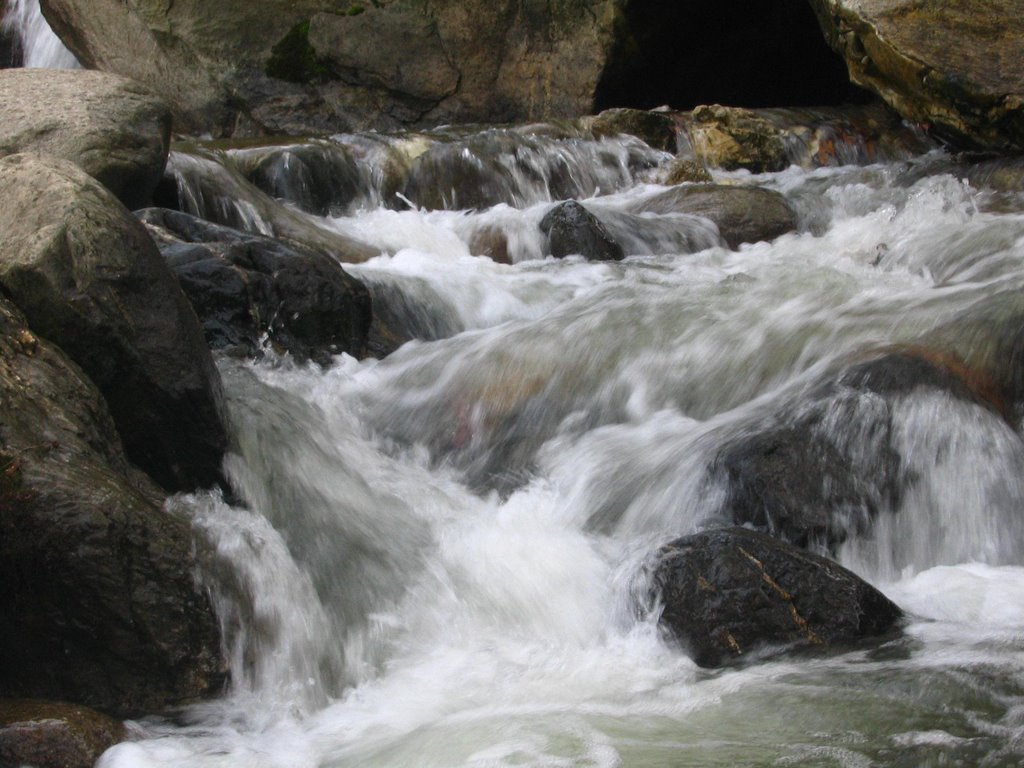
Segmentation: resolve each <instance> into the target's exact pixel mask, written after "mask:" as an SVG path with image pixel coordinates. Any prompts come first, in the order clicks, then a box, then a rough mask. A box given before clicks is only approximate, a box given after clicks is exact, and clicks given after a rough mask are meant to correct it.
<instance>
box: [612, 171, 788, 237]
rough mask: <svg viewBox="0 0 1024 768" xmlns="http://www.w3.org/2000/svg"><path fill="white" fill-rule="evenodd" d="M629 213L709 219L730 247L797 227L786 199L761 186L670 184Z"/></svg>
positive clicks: (776, 234)
mask: <svg viewBox="0 0 1024 768" xmlns="http://www.w3.org/2000/svg"><path fill="white" fill-rule="evenodd" d="M631 210H632V212H633V213H660V214H666V213H686V214H690V215H693V216H702V217H704V218H706V219H710V220H711V221H712V222H714V224H715V226H717V227H718V231H719V233H720V234H721V235H722V239H723V240H725V242H726V243H727V244H728V246H729V247H730V248H738V247H739V246H740V244H742V243H756V242H758V241H761V240H774V239H775V238H776V237H779V236H780V235H784V234H786V233H787V232H793V231H795V230H796V228H797V221H796V214H795V213H794V212H793V209H792V208H790V207H789V205H788V203H786V199H785V198H784V197H783V196H782V195H780V194H779V193H778V192H775V191H773V190H770V189H764V188H762V187H736V186H725V185H721V184H694V185H685V186H677V187H672V188H671V189H668V190H666V191H664V192H662V193H660V194H658V195H655V196H654V197H650V198H647V199H646V200H644V201H642V202H640V203H639V204H637V205H634V206H633V207H632V209H631Z"/></svg>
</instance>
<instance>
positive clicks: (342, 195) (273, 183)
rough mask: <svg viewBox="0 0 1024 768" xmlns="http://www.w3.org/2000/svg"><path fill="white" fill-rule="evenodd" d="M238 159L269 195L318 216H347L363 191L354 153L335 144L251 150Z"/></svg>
mask: <svg viewBox="0 0 1024 768" xmlns="http://www.w3.org/2000/svg"><path fill="white" fill-rule="evenodd" d="M235 159H236V160H237V161H238V162H239V164H240V165H241V167H242V172H243V173H244V174H245V175H246V177H247V178H248V179H249V180H250V181H252V182H253V183H254V184H255V185H256V186H257V187H259V188H260V189H261V190H263V191H264V192H266V193H267V194H268V195H270V196H271V197H274V198H276V199H278V200H284V201H286V202H289V203H292V204H294V205H296V206H298V207H299V208H300V209H302V210H303V211H306V212H307V213H312V214H314V215H316V216H340V215H343V214H344V213H346V212H347V211H348V208H349V205H350V204H351V203H352V202H353V201H354V200H355V199H356V198H357V197H358V196H359V194H360V193H361V192H363V190H362V188H361V184H362V178H361V174H360V172H359V167H358V165H357V164H356V161H355V158H354V157H352V153H351V152H349V151H348V150H347V149H346V148H345V147H342V146H340V145H338V144H334V143H331V142H310V143H307V144H295V145H292V146H287V147H268V148H266V149H265V150H249V151H247V152H245V153H244V154H241V153H236V154H235Z"/></svg>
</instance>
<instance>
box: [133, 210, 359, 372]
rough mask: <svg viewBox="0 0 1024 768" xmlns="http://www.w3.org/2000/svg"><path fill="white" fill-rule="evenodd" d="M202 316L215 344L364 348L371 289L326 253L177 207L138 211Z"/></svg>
mask: <svg viewBox="0 0 1024 768" xmlns="http://www.w3.org/2000/svg"><path fill="white" fill-rule="evenodd" d="M138 216H139V218H140V219H141V220H142V221H143V222H144V223H146V224H147V225H149V227H150V228H151V231H153V232H154V235H155V239H156V241H157V244H158V246H159V247H160V250H161V253H162V254H163V257H164V259H165V260H166V261H167V263H168V264H169V265H170V267H171V269H172V270H173V271H174V274H175V275H176V276H177V278H178V282H179V283H180V284H181V287H182V289H183V290H184V291H185V295H186V296H188V298H189V301H191V302H192V306H193V308H194V309H195V310H196V313H197V314H198V315H199V318H200V320H201V321H202V323H203V330H204V332H205V334H206V340H207V343H208V344H209V345H210V347H211V348H213V349H231V350H235V351H240V352H242V353H243V354H246V355H257V354H260V351H261V349H262V346H263V344H264V340H266V342H267V343H269V344H271V345H272V346H274V347H275V348H276V349H277V350H278V351H280V352H287V353H289V354H291V355H292V356H293V357H294V358H295V359H296V360H298V361H299V362H304V361H306V360H310V359H312V360H314V361H316V362H317V363H320V364H321V365H328V364H330V361H331V357H332V356H334V355H337V354H341V353H342V352H347V353H348V354H350V355H353V356H355V357H363V356H365V355H366V353H367V333H368V330H369V326H370V319H371V310H370V295H369V293H368V292H367V289H366V287H365V286H364V285H363V284H362V283H361V282H360V281H358V280H356V279H355V278H354V277H352V276H351V275H349V274H348V273H347V272H345V270H343V269H342V268H341V266H340V265H339V264H338V263H337V262H336V261H334V260H332V259H331V258H329V257H328V256H326V255H324V254H322V253H319V252H317V251H313V250H311V249H309V248H304V247H302V246H301V245H298V244H293V243H284V242H282V241H280V240H274V239H272V238H269V237H261V236H259V235H251V234H247V233H245V232H240V231H238V230H236V229H231V228H229V227H224V226H220V225H218V224H211V223H210V222H207V221H203V220H202V219H197V218H195V217H194V216H189V215H188V214H186V213H180V212H178V211H168V210H165V209H160V208H150V209H147V210H144V211H140V212H139V213H138Z"/></svg>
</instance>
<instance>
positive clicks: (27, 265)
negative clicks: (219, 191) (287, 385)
mask: <svg viewBox="0 0 1024 768" xmlns="http://www.w3.org/2000/svg"><path fill="white" fill-rule="evenodd" d="M0 233H3V236H2V238H0V286H2V288H3V290H4V292H5V293H6V294H7V295H8V296H9V297H10V298H11V299H12V300H13V301H14V302H15V303H16V304H17V306H18V307H19V308H20V309H21V311H22V312H24V313H25V315H26V316H27V317H28V320H29V324H30V326H31V328H32V330H33V332H34V333H37V334H39V335H40V336H43V337H45V338H46V339H48V340H49V341H51V342H54V343H55V344H59V345H60V347H61V348H62V349H63V350H64V351H65V352H66V353H67V354H68V355H69V356H70V357H71V358H72V359H73V360H74V361H75V362H76V363H77V364H78V365H80V366H81V367H82V369H84V370H85V372H86V373H87V374H88V375H89V377H90V378H91V379H92V380H93V381H94V382H95V383H96V386H97V387H99V389H100V391H101V392H102V393H103V395H104V397H105V398H106V400H107V403H108V404H109V406H110V409H111V412H112V413H113V416H114V421H115V422H116V424H117V428H118V431H119V433H120V435H121V439H122V440H123V441H124V444H125V448H126V450H127V453H128V456H129V458H130V459H131V460H132V462H133V463H135V464H136V465H137V466H138V467H140V468H141V469H143V470H144V471H146V472H147V473H148V474H149V475H150V476H151V477H153V478H154V479H155V480H156V481H157V482H158V483H160V484H161V485H162V486H163V487H164V488H166V489H167V490H171V491H179V490H193V489H195V488H197V487H209V486H210V485H213V484H216V483H218V482H220V478H221V474H220V461H221V456H222V455H223V452H224V450H225V448H226V445H227V437H226V434H225V431H224V428H223V425H222V424H221V420H220V414H219V400H220V378H219V375H218V373H217V370H216V368H214V365H213V359H212V357H211V355H210V350H209V349H208V348H207V346H206V343H205V342H204V340H203V333H202V328H201V327H200V325H199V321H198V319H197V318H196V316H195V313H194V312H193V311H192V308H191V306H189V303H188V300H187V299H186V298H185V296H184V294H183V293H182V292H181V289H180V288H179V287H178V283H177V281H176V280H175V278H174V275H173V274H171V271H170V269H169V268H168V267H167V265H166V264H165V263H164V261H163V259H161V258H160V253H159V251H158V250H157V248H156V245H155V244H154V243H153V240H152V239H151V238H150V236H149V234H148V233H147V232H146V229H145V227H143V226H142V224H141V223H139V221H137V220H136V219H135V218H134V217H133V216H132V215H131V214H130V213H129V212H128V211H127V210H126V209H125V208H124V206H122V205H121V204H120V203H119V202H118V201H117V200H116V199H115V198H114V197H113V195H111V194H110V192H108V191H107V190H106V189H104V188H103V187H102V186H100V184H99V183H98V182H97V181H95V180H94V179H92V178H90V177H89V176H87V175H86V174H85V173H84V172H83V171H81V170H80V169H79V168H78V167H76V166H75V165H73V164H71V163H70V162H68V161H65V160H55V159H47V158H43V157H39V156H34V155H27V154H22V155H11V156H9V157H6V158H3V159H0Z"/></svg>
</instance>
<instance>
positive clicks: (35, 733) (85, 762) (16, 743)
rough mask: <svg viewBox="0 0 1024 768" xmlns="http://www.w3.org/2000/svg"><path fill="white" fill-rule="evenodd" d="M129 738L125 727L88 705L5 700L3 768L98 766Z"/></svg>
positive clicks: (0, 739)
mask: <svg viewBox="0 0 1024 768" xmlns="http://www.w3.org/2000/svg"><path fill="white" fill-rule="evenodd" d="M124 738H125V727H124V724H123V723H121V722H119V721H117V720H114V719H112V718H110V717H107V716H106V715H101V714H100V713H99V712H96V711H94V710H91V709H89V708H87V707H79V706H75V705H74V704H63V703H59V702H51V701H32V700H13V701H5V700H0V765H32V766H35V767H36V768H92V766H93V765H95V763H96V761H97V760H98V759H99V757H100V755H101V754H103V752H104V751H106V750H107V749H109V748H110V747H112V746H113V745H114V744H117V743H118V742H119V741H122V740H124Z"/></svg>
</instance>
